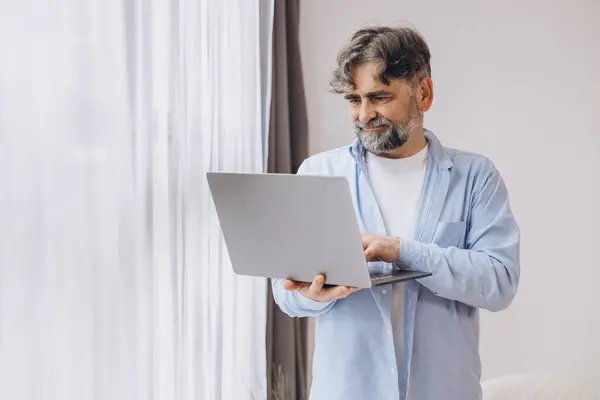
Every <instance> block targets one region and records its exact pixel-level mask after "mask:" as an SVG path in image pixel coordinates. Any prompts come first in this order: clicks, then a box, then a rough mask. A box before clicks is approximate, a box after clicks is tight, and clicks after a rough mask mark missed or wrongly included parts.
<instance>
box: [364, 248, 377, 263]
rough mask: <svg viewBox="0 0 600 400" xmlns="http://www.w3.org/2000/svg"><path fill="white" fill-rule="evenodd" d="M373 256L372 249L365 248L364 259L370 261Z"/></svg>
mask: <svg viewBox="0 0 600 400" xmlns="http://www.w3.org/2000/svg"><path fill="white" fill-rule="evenodd" d="M374 256H375V254H374V251H373V247H372V246H367V247H366V248H365V258H366V260H367V261H372V260H373V258H374Z"/></svg>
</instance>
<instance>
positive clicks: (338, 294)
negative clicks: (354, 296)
mask: <svg viewBox="0 0 600 400" xmlns="http://www.w3.org/2000/svg"><path fill="white" fill-rule="evenodd" d="M350 293H352V290H351V289H350V288H349V287H348V286H337V287H335V288H333V289H331V294H330V295H331V298H332V299H337V300H339V299H343V298H344V297H347V296H348V295H349V294H350Z"/></svg>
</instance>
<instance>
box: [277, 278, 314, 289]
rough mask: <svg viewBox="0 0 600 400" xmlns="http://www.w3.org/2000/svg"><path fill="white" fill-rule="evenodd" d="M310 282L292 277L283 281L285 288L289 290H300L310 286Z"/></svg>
mask: <svg viewBox="0 0 600 400" xmlns="http://www.w3.org/2000/svg"><path fill="white" fill-rule="evenodd" d="M308 285H309V284H308V283H306V282H297V281H292V280H290V279H286V280H285V281H283V288H284V289H285V290H289V291H292V292H293V291H298V290H300V289H302V288H304V287H306V286H308Z"/></svg>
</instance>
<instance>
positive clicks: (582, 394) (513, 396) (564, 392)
mask: <svg viewBox="0 0 600 400" xmlns="http://www.w3.org/2000/svg"><path fill="white" fill-rule="evenodd" d="M482 386H483V399H484V400H596V399H598V400H600V373H598V374H584V375H574V374H552V375H550V374H546V375H532V374H529V375H525V374H523V375H506V376H502V377H498V378H494V379H490V380H487V381H484V382H483V383H482Z"/></svg>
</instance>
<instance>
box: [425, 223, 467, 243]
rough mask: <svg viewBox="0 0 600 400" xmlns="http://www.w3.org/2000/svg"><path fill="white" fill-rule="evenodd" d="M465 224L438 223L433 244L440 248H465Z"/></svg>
mask: <svg viewBox="0 0 600 400" xmlns="http://www.w3.org/2000/svg"><path fill="white" fill-rule="evenodd" d="M466 233H467V224H466V223H465V222H438V224H437V227H436V229H435V234H434V235H433V243H435V244H437V245H438V246H440V247H458V248H459V249H462V248H464V247H465V236H466Z"/></svg>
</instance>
